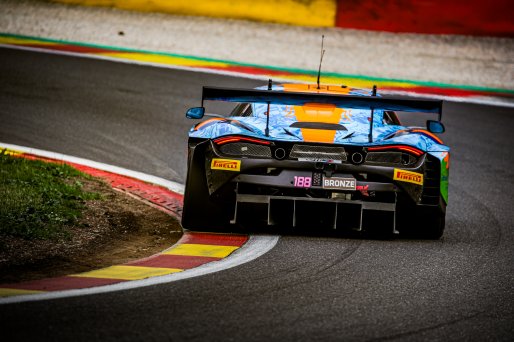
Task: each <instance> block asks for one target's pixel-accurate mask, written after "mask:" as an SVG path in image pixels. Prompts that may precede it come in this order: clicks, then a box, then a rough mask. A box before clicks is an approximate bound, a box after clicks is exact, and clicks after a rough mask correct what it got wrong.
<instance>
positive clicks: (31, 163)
mask: <svg viewBox="0 0 514 342" xmlns="http://www.w3.org/2000/svg"><path fill="white" fill-rule="evenodd" d="M86 178H89V176H87V175H85V174H83V173H81V172H79V171H77V170H76V169H74V168H72V167H70V166H68V165H64V164H55V163H46V162H43V161H39V160H28V159H25V158H17V157H13V156H9V155H6V154H5V152H3V151H0V238H1V236H9V235H10V236H17V237H22V238H25V239H56V238H62V237H67V236H68V235H69V234H68V233H67V230H66V227H67V226H69V225H73V224H74V223H75V222H76V221H77V219H78V218H79V217H80V215H81V211H82V209H83V208H84V201H86V200H90V199H99V198H100V197H101V196H100V195H99V194H97V193H90V192H85V191H84V190H83V189H82V183H81V180H84V179H86Z"/></svg>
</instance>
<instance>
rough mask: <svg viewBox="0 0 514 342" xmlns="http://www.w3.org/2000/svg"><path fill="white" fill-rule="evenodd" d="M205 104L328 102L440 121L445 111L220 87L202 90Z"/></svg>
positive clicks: (387, 99) (423, 103) (415, 103)
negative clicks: (424, 115) (415, 114)
mask: <svg viewBox="0 0 514 342" xmlns="http://www.w3.org/2000/svg"><path fill="white" fill-rule="evenodd" d="M204 101H223V102H242V103H269V104H281V105H293V106H302V105H305V104H307V103H326V104H333V105H335V106H337V107H342V108H353V109H368V110H374V109H381V110H393V111H402V112H422V113H433V114H438V121H441V119H442V109H443V101H442V100H427V99H418V98H407V97H399V96H359V95H335V94H317V93H303V92H289V91H288V92H283V91H274V90H256V89H237V88H219V87H203V92H202V107H203V102H204Z"/></svg>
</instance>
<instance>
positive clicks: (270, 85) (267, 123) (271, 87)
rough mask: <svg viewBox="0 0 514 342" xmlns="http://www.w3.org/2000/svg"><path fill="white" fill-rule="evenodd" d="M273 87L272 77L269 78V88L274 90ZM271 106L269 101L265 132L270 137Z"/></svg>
mask: <svg viewBox="0 0 514 342" xmlns="http://www.w3.org/2000/svg"><path fill="white" fill-rule="evenodd" d="M272 89H273V81H272V80H271V78H270V79H269V80H268V90H272ZM269 107H270V103H269V102H268V111H267V112H266V129H265V130H264V134H265V135H266V136H267V137H269V109H270V108H269Z"/></svg>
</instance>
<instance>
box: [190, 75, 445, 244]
mask: <svg viewBox="0 0 514 342" xmlns="http://www.w3.org/2000/svg"><path fill="white" fill-rule="evenodd" d="M204 101H223V102H234V103H237V105H236V104H234V108H233V110H232V111H231V113H230V114H228V115H220V114H206V113H205V107H204ZM442 105H443V102H442V101H439V100H428V99H414V98H405V97H403V98H400V97H393V96H380V95H378V94H377V91H376V87H374V88H373V90H364V89H355V88H349V87H346V86H319V85H316V84H314V85H309V84H272V82H271V80H270V81H269V84H268V85H267V86H264V87H259V88H256V89H233V88H220V87H203V93H202V105H201V106H200V107H194V108H190V109H189V110H188V111H187V113H186V117H188V118H190V119H201V118H203V117H204V115H205V116H210V117H211V118H209V119H208V120H205V121H203V122H199V123H197V124H195V125H194V126H193V127H192V128H191V130H190V132H189V140H188V165H187V180H186V186H185V193H184V206H183V213H182V226H183V227H184V228H186V229H189V230H195V231H227V230H231V229H232V228H236V227H237V228H238V229H240V228H241V227H243V228H245V227H268V228H272V229H273V227H277V228H278V227H289V228H290V229H297V228H298V229H299V228H301V229H308V230H320V229H329V230H336V231H357V232H386V233H388V234H389V233H391V234H397V233H401V234H406V235H407V234H408V235H415V236H419V237H424V238H430V239H439V238H440V237H441V236H442V235H443V231H444V227H445V214H446V206H447V203H448V175H449V152H450V149H449V147H448V146H446V145H444V144H443V142H442V141H441V139H440V138H439V137H438V136H437V135H436V134H438V133H443V132H444V130H445V128H444V125H443V124H442V123H441V117H442ZM399 112H411V113H409V114H410V115H420V114H418V113H432V114H434V115H436V116H437V120H427V121H426V127H407V126H402V124H401V122H400V120H399V116H398V114H399Z"/></svg>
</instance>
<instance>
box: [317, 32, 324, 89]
mask: <svg viewBox="0 0 514 342" xmlns="http://www.w3.org/2000/svg"><path fill="white" fill-rule="evenodd" d="M324 39H325V35H324V34H322V35H321V57H320V59H319V69H318V82H317V83H318V89H319V77H320V76H321V63H322V62H323V55H324V54H325V50H323V40H324Z"/></svg>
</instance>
